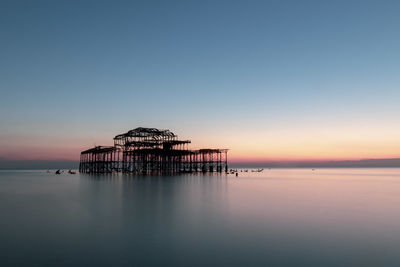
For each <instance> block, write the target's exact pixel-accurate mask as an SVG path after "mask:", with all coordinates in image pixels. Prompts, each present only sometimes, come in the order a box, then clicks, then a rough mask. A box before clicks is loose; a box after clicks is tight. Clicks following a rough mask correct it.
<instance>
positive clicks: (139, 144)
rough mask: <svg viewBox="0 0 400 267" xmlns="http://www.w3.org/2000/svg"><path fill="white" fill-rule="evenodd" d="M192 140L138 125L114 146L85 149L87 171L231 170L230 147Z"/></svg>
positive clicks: (82, 163) (83, 167)
mask: <svg viewBox="0 0 400 267" xmlns="http://www.w3.org/2000/svg"><path fill="white" fill-rule="evenodd" d="M190 143H191V141H190V140H179V139H178V136H177V135H175V134H174V133H172V132H171V131H169V130H159V129H155V128H142V127H139V128H136V129H133V130H130V131H128V132H126V133H124V134H119V135H117V136H115V137H114V146H96V147H94V148H91V149H88V150H85V151H82V152H81V158H80V164H79V171H80V172H83V173H111V172H126V173H139V174H151V173H162V174H165V173H190V172H223V171H225V172H227V171H228V162H227V154H228V149H199V150H190V149H189V148H188V145H189V144H190Z"/></svg>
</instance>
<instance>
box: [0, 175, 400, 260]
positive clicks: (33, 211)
mask: <svg viewBox="0 0 400 267" xmlns="http://www.w3.org/2000/svg"><path fill="white" fill-rule="evenodd" d="M0 215H1V218H0V266H45V265H55V266H79V265H84V266H88V265H96V266H100V265H108V266H110V265H111V266H118V265H129V266H145V265H152V266H154V265H158V266H266V265H269V266H400V169H317V170H315V171H312V170H310V169H276V170H274V169H273V170H265V171H264V172H262V173H250V172H249V173H240V172H239V177H238V178H236V177H234V176H233V175H228V176H226V175H221V176H218V175H214V176H210V175H205V176H204V175H184V176H168V177H162V176H154V177H143V176H142V177H141V176H129V175H101V176H96V175H83V174H76V175H68V174H62V175H54V174H49V173H46V172H45V171H0Z"/></svg>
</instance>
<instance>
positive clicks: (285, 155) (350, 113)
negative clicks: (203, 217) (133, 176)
mask: <svg viewBox="0 0 400 267" xmlns="http://www.w3.org/2000/svg"><path fill="white" fill-rule="evenodd" d="M399 14H400V1H380V2H378V1H375V3H372V2H370V1H136V2H135V1H94V0H93V1H1V2H0V90H1V97H0V125H1V126H0V158H5V159H14V160H15V159H17V160H18V159H24V160H29V159H43V160H79V153H80V151H81V150H84V149H87V148H89V147H91V146H93V145H111V144H112V138H113V137H114V136H115V135H117V134H119V133H122V132H126V131H128V130H130V129H133V128H136V127H139V126H142V127H155V128H162V129H170V130H171V131H172V132H174V133H176V134H178V135H179V136H180V137H181V138H183V139H191V140H192V147H193V148H201V147H219V148H229V149H230V152H229V159H230V160H231V161H263V160H277V161H279V160H344V159H352V160H354V159H365V158H396V157H400V34H399V29H400V15H399Z"/></svg>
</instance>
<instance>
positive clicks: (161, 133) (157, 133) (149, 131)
mask: <svg viewBox="0 0 400 267" xmlns="http://www.w3.org/2000/svg"><path fill="white" fill-rule="evenodd" d="M177 137H178V136H177V135H175V134H174V133H173V132H171V131H170V130H160V129H156V128H144V127H138V128H135V129H133V130H130V131H128V132H126V133H123V134H119V135H117V136H115V137H114V140H116V139H123V138H139V139H150V138H151V139H154V140H162V139H170V140H171V139H175V138H177Z"/></svg>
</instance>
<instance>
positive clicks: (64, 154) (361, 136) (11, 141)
mask: <svg viewBox="0 0 400 267" xmlns="http://www.w3.org/2000/svg"><path fill="white" fill-rule="evenodd" d="M171 130H172V131H173V130H174V129H171ZM110 132H111V130H110ZM183 133H184V134H183ZM399 133H400V127H399V126H392V125H377V127H375V128H373V129H367V128H366V127H356V126H353V127H337V126H335V127H333V126H331V127H322V126H320V127H319V128H316V127H310V126H303V127H295V126H291V127H289V126H287V127H280V128H276V129H265V128H264V127H262V128H261V127H259V128H256V129H254V128H252V129H248V128H245V129H222V128H220V129H215V130H214V131H212V132H211V131H210V130H209V129H205V130H202V129H200V130H198V129H189V130H186V131H185V130H182V131H180V132H179V133H177V134H178V135H179V138H180V139H185V140H186V139H190V140H192V143H191V144H190V145H189V148H191V149H199V148H228V149H229V152H228V159H229V162H277V161H342V160H360V159H381V158H382V159H383V158H400V139H399V138H398V136H399ZM109 135H110V136H109ZM113 136H114V135H113V134H109V133H107V134H105V133H103V134H99V135H97V134H94V133H88V134H87V135H86V136H83V137H82V136H79V135H77V133H76V134H75V135H73V136H46V137H44V136H39V135H38V136H36V137H35V136H30V137H29V138H24V137H22V136H13V137H12V138H11V137H7V136H6V137H4V138H1V139H0V140H1V142H0V158H6V159H21V160H31V159H32V160H79V155H80V152H81V151H82V150H85V149H88V148H90V147H93V146H94V145H104V146H110V145H113V139H112V138H113Z"/></svg>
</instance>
